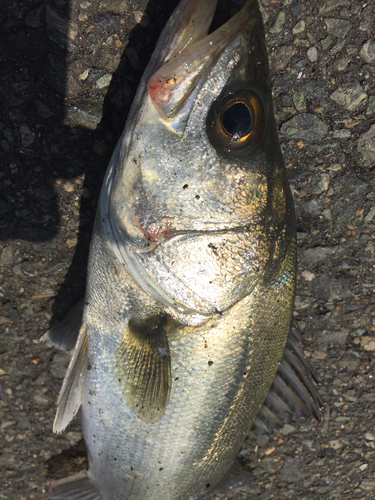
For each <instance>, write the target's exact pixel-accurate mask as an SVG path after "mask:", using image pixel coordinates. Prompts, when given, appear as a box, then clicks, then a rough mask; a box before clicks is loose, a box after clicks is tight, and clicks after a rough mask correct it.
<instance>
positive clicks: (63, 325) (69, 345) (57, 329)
mask: <svg viewBox="0 0 375 500" xmlns="http://www.w3.org/2000/svg"><path fill="white" fill-rule="evenodd" d="M84 307H85V299H84V298H83V299H82V300H80V301H79V302H78V304H76V305H75V306H74V307H73V309H71V310H70V311H69V312H68V314H67V315H66V316H65V318H64V319H63V320H62V321H60V323H57V325H55V326H53V327H52V328H51V329H50V330H48V332H46V333H45V334H44V335H43V336H42V337H40V339H39V342H45V343H46V344H47V345H48V346H50V347H52V346H53V347H56V348H57V349H61V350H62V351H73V349H74V346H75V345H76V342H77V337H78V333H79V330H80V328H81V323H82V316H83V308H84Z"/></svg>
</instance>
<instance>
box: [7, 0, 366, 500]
mask: <svg viewBox="0 0 375 500" xmlns="http://www.w3.org/2000/svg"><path fill="white" fill-rule="evenodd" d="M236 3H237V2H236ZM175 5H176V2H172V1H171V2H161V1H156V0H150V1H149V2H147V1H146V0H144V1H143V0H140V1H136V0H133V1H124V0H121V1H120V0H102V1H99V0H92V1H86V0H82V1H75V0H74V1H72V2H70V3H69V2H68V1H65V0H54V1H52V0H51V1H40V0H17V1H11V0H6V1H5V4H4V7H2V8H1V9H0V25H1V26H2V30H1V33H0V38H1V41H0V47H1V51H0V100H1V102H0V106H1V114H0V164H1V168H0V240H1V243H0V245H1V248H0V301H1V308H0V471H1V473H0V499H1V500H13V499H14V500H26V499H43V498H47V496H46V494H45V485H46V484H47V483H48V482H50V481H51V480H53V479H56V478H61V477H65V476H66V475H68V474H71V473H72V472H75V471H79V470H81V469H84V468H86V466H87V463H86V454H85V448H84V444H83V442H82V436H81V432H80V425H79V419H75V421H74V422H73V423H72V424H71V426H70V427H69V428H68V430H67V432H65V433H63V434H61V435H54V434H53V433H52V422H53V418H54V412H55V402H56V398H57V395H58V391H59V388H60V385H61V382H62V378H63V376H64V372H65V369H66V366H67V362H68V356H67V355H66V354H65V353H62V352H58V351H56V350H54V349H51V348H48V347H47V346H45V345H41V344H38V343H36V342H35V340H36V339H38V338H39V337H40V336H41V335H42V334H43V332H44V331H46V330H47V329H48V328H49V326H51V325H53V324H55V323H56V322H57V321H59V320H60V319H62V318H63V317H64V315H65V314H66V313H67V312H68V311H69V309H70V308H71V307H72V306H73V305H74V304H75V303H76V302H77V301H78V300H79V299H80V298H81V297H82V296H83V293H84V288H85V268H86V260H87V254H88V246H89V242H90V235H91V228H92V224H93V219H94V215H95V209H96V203H97V199H98V194H99V190H100V185H101V181H102V179H103V176H104V173H105V169H106V165H107V163H108V160H109V157H110V154H111V152H112V151H113V148H114V146H115V144H116V141H117V138H118V137H119V135H120V134H121V131H122V128H123V126H124V123H125V119H126V115H127V113H128V111H129V107H130V104H131V101H132V98H133V96H134V93H135V91H136V89H137V86H138V83H139V79H140V77H141V75H142V71H143V69H144V68H145V66H146V64H147V62H148V60H149V58H150V55H151V53H152V50H153V48H154V46H155V43H156V40H157V38H158V35H159V33H160V31H161V29H162V27H163V26H164V24H165V22H166V20H167V18H168V17H169V15H170V13H171V12H172V10H173V7H174V6H175ZM262 7H263V13H264V19H265V24H266V33H267V45H268V49H269V55H270V65H271V80H272V82H273V89H274V105H275V113H276V118H277V123H278V127H279V130H280V140H281V143H282V147H283V152H284V158H285V163H286V165H287V171H288V175H289V179H290V183H291V186H292V188H293V192H294V197H295V203H296V212H297V220H298V246H299V261H298V262H299V264H298V288H297V298H296V307H295V318H296V321H297V322H298V324H299V326H300V327H301V328H302V330H303V332H304V334H305V336H306V338H309V339H310V345H309V347H308V348H307V350H306V352H307V355H308V356H309V359H310V361H311V363H312V364H313V366H314V367H315V369H316V372H317V374H318V377H319V379H320V387H319V392H320V394H321V396H322V398H323V400H324V402H325V406H326V410H325V413H324V422H323V423H322V424H320V425H319V424H317V423H316V422H314V421H310V420H308V421H304V420H302V421H299V422H295V423H292V424H289V425H287V426H285V427H284V428H282V429H280V430H278V431H275V432H274V433H273V434H272V435H271V436H270V437H269V438H268V439H265V438H262V439H258V441H256V440H255V439H253V438H251V439H249V440H248V441H247V442H246V443H245V445H244V447H243V450H242V451H241V456H242V459H243V461H244V463H245V466H246V469H247V470H248V471H249V472H250V474H251V476H252V481H251V482H249V483H248V484H246V485H244V486H243V487H241V488H239V489H237V490H235V491H231V492H226V493H225V494H223V495H222V496H221V498H230V499H232V498H233V499H237V500H239V499H248V500H253V499H256V500H268V499H275V500H282V499H292V498H300V499H301V500H303V499H306V500H313V499H319V500H320V499H324V500H326V499H333V498H340V499H347V500H349V499H350V500H352V499H369V498H373V497H374V496H375V461H374V459H375V416H374V402H375V390H374V377H375V369H374V368H375V361H374V351H375V292H374V274H375V266H374V264H375V256H374V248H375V246H374V238H375V192H374V169H373V166H374V164H375V146H374V144H375V117H374V111H375V85H374V78H375V39H374V37H375V21H374V3H373V2H372V1H361V2H360V1H357V0H354V1H353V0H321V1H318V2H314V1H313V0H305V1H302V0H296V1H295V0H284V1H278V0H271V1H266V0H264V1H263V2H262ZM235 8H236V5H235V3H230V2H227V3H225V2H224V1H223V2H220V4H219V12H220V13H221V14H224V13H225V12H226V13H228V10H235Z"/></svg>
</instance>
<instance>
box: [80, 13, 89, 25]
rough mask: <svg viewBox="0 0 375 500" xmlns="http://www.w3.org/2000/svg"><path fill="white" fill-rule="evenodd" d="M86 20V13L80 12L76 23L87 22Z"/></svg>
mask: <svg viewBox="0 0 375 500" xmlns="http://www.w3.org/2000/svg"><path fill="white" fill-rule="evenodd" d="M88 18H89V16H88V15H87V14H86V12H80V13H79V14H78V21H79V22H81V23H83V22H85V21H87V19H88Z"/></svg>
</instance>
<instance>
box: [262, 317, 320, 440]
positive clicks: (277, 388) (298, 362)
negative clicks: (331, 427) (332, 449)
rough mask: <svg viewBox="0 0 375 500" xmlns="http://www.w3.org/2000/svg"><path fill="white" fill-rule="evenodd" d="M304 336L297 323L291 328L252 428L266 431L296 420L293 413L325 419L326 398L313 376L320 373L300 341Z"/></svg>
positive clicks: (302, 341) (299, 415)
mask: <svg viewBox="0 0 375 500" xmlns="http://www.w3.org/2000/svg"><path fill="white" fill-rule="evenodd" d="M303 343H305V342H304V339H303V337H302V336H301V335H300V333H299V332H298V331H297V329H296V328H295V327H292V328H291V329H290V333H289V337H288V341H287V343H286V346H285V351H284V357H283V359H282V361H281V363H280V365H279V367H278V370H277V372H276V376H275V379H274V381H273V384H272V386H271V389H270V391H269V393H268V394H267V397H266V399H265V401H264V403H263V406H262V408H261V409H260V412H259V414H258V417H257V419H256V420H255V422H254V424H253V428H252V431H253V432H255V434H258V435H259V434H267V433H270V432H272V430H273V429H274V428H276V427H281V426H282V425H283V424H285V423H289V422H292V421H293V417H294V416H297V417H301V416H302V417H311V416H313V417H315V418H316V419H317V420H318V421H319V422H320V421H321V420H322V414H321V410H322V409H323V402H322V400H321V398H320V396H319V394H318V392H317V389H316V386H315V385H314V384H313V382H312V381H313V380H314V381H315V382H317V377H316V375H315V373H314V371H313V369H312V367H311V365H310V363H309V361H308V359H307V358H306V356H305V355H304V353H303V351H302V348H301V346H300V344H303Z"/></svg>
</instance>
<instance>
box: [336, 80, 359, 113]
mask: <svg viewBox="0 0 375 500" xmlns="http://www.w3.org/2000/svg"><path fill="white" fill-rule="evenodd" d="M329 97H330V98H331V99H332V100H333V101H335V102H337V104H340V106H343V107H344V108H345V109H347V110H348V111H354V110H355V109H357V108H358V107H359V106H361V104H363V103H364V102H365V101H366V100H367V94H366V92H365V91H364V90H363V88H362V87H361V85H360V84H359V83H358V82H355V83H347V84H345V85H340V86H339V87H338V88H337V89H336V90H335V91H334V92H332V94H331V95H330V96H329Z"/></svg>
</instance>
